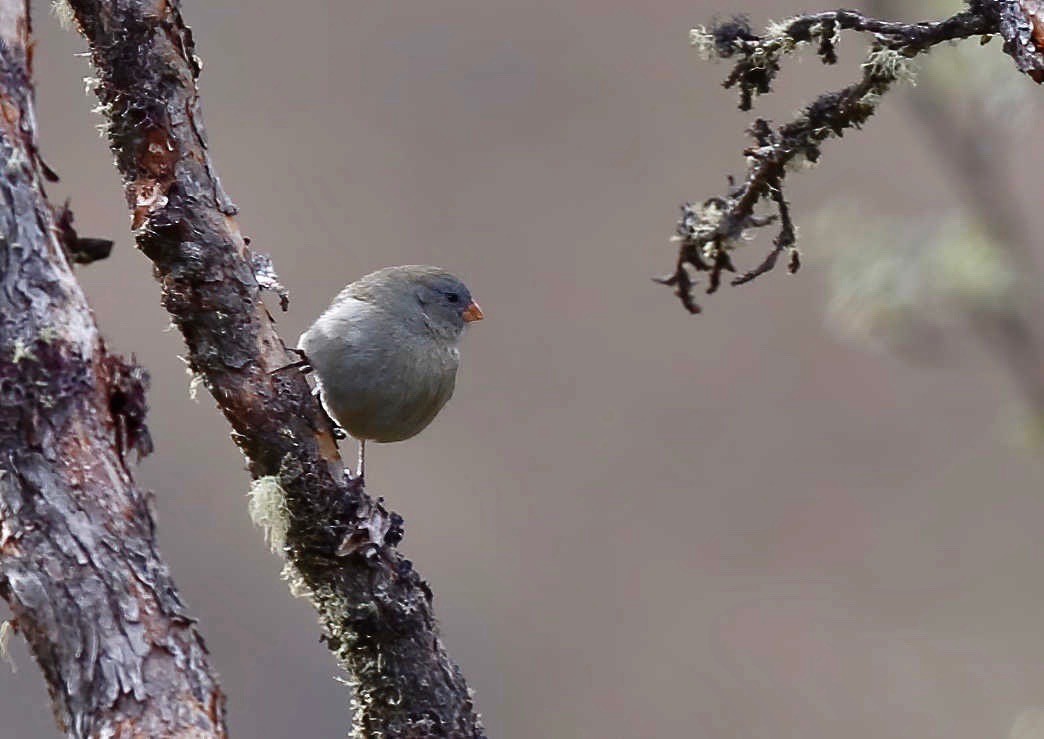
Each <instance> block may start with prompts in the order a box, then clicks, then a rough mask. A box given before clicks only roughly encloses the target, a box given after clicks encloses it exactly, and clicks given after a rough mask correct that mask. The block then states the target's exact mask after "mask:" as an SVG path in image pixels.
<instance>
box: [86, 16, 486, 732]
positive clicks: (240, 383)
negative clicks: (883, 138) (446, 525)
mask: <svg viewBox="0 0 1044 739" xmlns="http://www.w3.org/2000/svg"><path fill="white" fill-rule="evenodd" d="M70 5H71V7H72V9H73V11H74V13H75V18H76V21H77V23H78V26H79V29H80V30H81V32H82V33H83V35H84V37H85V38H86V39H87V41H88V43H89V44H90V49H91V58H92V61H93V64H94V67H95V69H96V70H97V73H98V75H99V77H100V80H99V82H98V85H97V94H98V97H99V99H100V100H101V102H102V106H103V111H104V115H105V117H106V119H107V122H108V135H109V140H110V143H111V146H112V150H113V152H114V153H115V155H116V165H117V167H118V169H119V171H120V173H121V174H122V176H123V180H124V183H125V187H126V195H127V201H128V205H129V207H130V208H131V211H132V214H133V215H132V227H133V229H134V233H135V237H136V239H137V244H138V246H139V248H140V249H141V250H142V251H143V252H144V253H145V255H146V256H148V257H149V259H151V260H152V262H153V264H154V266H155V273H156V275H157V277H158V279H159V281H160V283H161V286H162V292H163V304H164V306H165V307H166V309H167V310H168V311H169V313H170V314H171V316H172V318H173V320H174V323H175V324H176V325H177V326H178V328H179V329H180V330H181V332H182V334H183V336H184V338H185V342H186V344H187V346H188V351H189V364H190V366H191V368H192V370H193V371H194V372H196V373H198V374H199V375H200V376H201V377H202V378H203V381H204V382H205V384H206V386H207V388H208V389H209V390H210V392H211V394H212V395H213V396H214V398H215V400H216V401H217V403H218V406H219V407H220V408H221V410H222V411H223V413H224V414H225V416H226V418H227V419H228V420H229V422H230V424H231V425H232V427H233V433H232V437H233V439H234V440H235V442H236V444H237V445H238V446H239V448H240V449H241V450H242V451H243V453H244V454H245V456H246V458H247V464H248V467H249V470H250V473H251V475H252V476H253V477H254V478H255V484H254V488H253V493H254V496H253V508H254V513H255V518H256V519H259V520H262V521H264V522H266V523H267V524H268V525H269V527H270V534H271V535H273V538H274V543H275V544H276V547H277V548H278V549H280V550H281V552H282V553H283V554H285V556H286V557H287V558H288V561H289V577H290V579H291V581H292V583H293V584H294V585H296V587H297V588H298V589H299V590H302V591H304V592H306V593H307V594H309V595H310V597H311V599H312V601H313V603H314V604H315V606H316V608H317V610H318V612H319V617H320V621H321V622H322V625H323V630H324V637H325V640H326V642H327V644H328V646H329V647H330V649H331V650H333V651H334V652H335V654H336V655H337V657H338V658H339V660H340V662H341V665H342V666H343V667H344V668H345V670H347V671H348V673H349V676H350V679H351V681H352V683H353V685H354V687H355V702H356V706H357V711H356V715H355V724H354V731H355V733H356V735H358V736H395V737H427V736H453V737H476V736H481V735H482V726H481V723H480V721H479V718H478V715H477V713H476V712H475V708H474V706H473V704H472V701H471V696H470V692H469V690H468V687H467V685H466V683H465V681H464V677H463V675H462V674H461V672H460V670H459V668H458V667H457V666H456V665H455V664H454V663H453V662H452V661H451V660H450V658H449V657H448V655H447V654H446V651H445V650H444V648H443V646H442V643H441V641H440V639H439V637H438V628H437V625H436V622H435V618H434V615H433V613H432V607H431V601H432V593H431V590H430V589H429V588H428V586H427V584H426V583H425V582H424V581H423V580H422V579H421V577H420V576H419V575H418V574H417V573H416V571H414V570H413V568H412V565H411V563H410V561H409V560H407V559H405V558H403V557H402V555H401V554H399V553H398V551H396V549H395V544H397V543H398V541H399V540H400V539H401V536H402V528H401V527H402V519H401V518H399V517H398V516H396V515H395V514H392V513H389V512H388V511H387V510H386V509H385V508H384V506H383V505H382V504H381V502H380V501H374V500H372V499H371V498H370V497H369V496H368V495H367V494H366V493H365V491H364V490H363V489H362V487H361V485H359V484H358V483H357V482H349V481H348V480H347V479H346V477H345V475H344V474H343V468H342V465H341V460H340V457H339V455H338V452H337V446H336V442H335V440H334V437H333V434H332V428H331V424H330V421H329V420H328V419H327V418H326V416H325V414H324V413H323V412H322V410H321V408H320V406H319V403H318V402H317V400H316V399H315V398H314V397H313V396H312V394H311V392H310V390H309V388H308V385H307V383H306V382H305V380H304V378H303V377H302V376H301V375H300V374H299V373H296V372H289V371H287V372H279V373H274V374H273V371H274V370H276V369H278V368H280V367H281V366H283V365H285V364H287V362H289V361H292V359H294V358H295V357H292V356H288V353H287V351H286V349H285V347H284V344H283V342H282V340H281V339H280V338H279V336H278V335H277V333H276V331H275V327H274V325H273V321H272V318H271V316H270V315H269V314H268V311H267V310H266V308H265V306H264V304H263V302H262V296H261V287H260V286H259V284H258V275H257V273H256V270H257V269H258V266H259V265H260V264H261V262H260V261H259V260H258V259H257V258H256V257H255V255H253V254H251V252H250V250H249V249H248V248H247V246H246V243H245V240H244V238H243V237H242V235H241V234H240V231H239V227H238V225H237V223H236V221H235V218H234V217H235V215H236V208H235V206H234V205H233V204H232V203H231V201H230V200H229V199H228V197H227V196H226V195H225V193H224V191H223V190H222V188H221V185H220V183H219V182H218V179H217V176H216V174H215V171H214V167H213V164H212V162H211V159H210V154H209V151H208V148H207V139H206V134H205V131H204V126H203V118H202V114H201V109H200V101H199V96H198V93H197V88H196V77H197V76H198V74H199V71H200V67H199V62H198V59H197V57H196V56H195V51H194V43H193V39H192V34H191V31H190V30H189V29H188V27H187V26H186V25H185V23H184V22H183V20H182V17H181V12H180V9H179V4H178V2H177V1H176V0H166V2H163V3H152V2H147V1H146V0H70ZM263 272H264V281H265V282H266V283H267V282H268V280H269V279H270V275H269V274H268V271H267V270H263ZM284 533H285V539H284V538H283V534H284Z"/></svg>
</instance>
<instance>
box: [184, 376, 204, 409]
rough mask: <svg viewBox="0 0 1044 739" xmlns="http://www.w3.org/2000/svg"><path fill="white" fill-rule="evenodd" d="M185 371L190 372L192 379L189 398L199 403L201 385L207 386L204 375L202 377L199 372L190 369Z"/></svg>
mask: <svg viewBox="0 0 1044 739" xmlns="http://www.w3.org/2000/svg"><path fill="white" fill-rule="evenodd" d="M185 371H186V372H188V374H189V376H190V377H191V378H192V379H190V380H189V398H190V399H191V400H193V401H195V402H196V403H198V402H199V388H200V386H201V385H206V380H205V379H204V377H203V375H201V374H200V373H198V372H193V371H192V370H190V369H188V368H186V370H185Z"/></svg>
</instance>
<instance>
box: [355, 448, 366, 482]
mask: <svg viewBox="0 0 1044 739" xmlns="http://www.w3.org/2000/svg"><path fill="white" fill-rule="evenodd" d="M365 471H366V439H359V470H358V471H357V472H356V474H355V476H356V477H357V478H358V479H360V480H362V479H363V474H364V473H365Z"/></svg>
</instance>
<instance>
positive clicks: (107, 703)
mask: <svg viewBox="0 0 1044 739" xmlns="http://www.w3.org/2000/svg"><path fill="white" fill-rule="evenodd" d="M27 5H28V3H27V2H26V1H25V0H0V161H3V163H4V170H3V172H4V173H3V177H0V202H2V203H3V206H2V207H0V595H2V596H3V597H4V598H5V599H6V600H7V602H8V604H9V605H10V607H11V611H12V613H13V614H14V618H13V620H12V625H13V627H14V629H15V630H16V631H18V632H20V633H22V634H23V635H24V636H25V638H26V639H27V640H28V642H29V646H30V649H31V650H32V652H33V655H34V657H35V658H36V661H37V662H38V663H39V665H40V667H41V669H42V670H43V673H44V677H45V679H46V681H47V687H48V690H49V691H50V694H51V698H52V701H53V703H54V712H55V717H56V719H57V721H58V724H59V725H60V726H61V728H62V729H63V731H65V732H66V734H67V735H68V736H70V737H88V736H90V737H99V736H110V737H129V736H154V737H159V736H183V737H187V736H194V737H201V738H202V737H223V736H225V735H226V732H225V726H224V721H225V716H224V702H225V701H224V695H223V694H222V692H221V689H220V687H219V685H218V682H217V675H216V674H215V672H214V670H213V668H212V667H211V666H210V658H209V655H208V654H207V649H206V646H205V645H204V644H203V638H202V636H201V635H200V634H199V632H198V631H197V630H196V628H195V626H194V621H193V619H192V618H191V617H190V616H189V614H188V612H187V610H186V608H185V605H184V604H183V603H182V601H181V598H180V596H179V595H178V591H177V589H176V588H175V586H174V582H173V580H172V579H171V577H170V573H169V572H168V570H167V567H166V565H165V564H164V563H163V561H162V560H161V559H160V556H159V552H158V551H157V548H156V536H155V528H154V525H153V519H152V514H151V512H150V510H149V501H148V496H147V495H146V494H144V493H143V492H142V491H141V490H139V489H138V488H137V487H135V485H134V481H133V479H132V476H131V473H130V469H129V465H128V463H127V460H126V457H127V456H128V455H130V454H131V452H132V451H137V452H138V453H139V454H144V453H147V452H148V451H149V450H150V449H151V445H150V442H149V438H148V432H147V430H146V429H145V427H144V412H145V385H146V383H147V377H146V376H145V373H144V371H143V370H142V369H141V368H140V367H136V366H135V365H133V364H132V363H128V362H126V361H125V360H123V359H122V358H121V357H119V356H117V355H114V354H110V353H109V352H108V351H107V350H106V348H105V344H104V342H103V341H102V339H101V336H100V335H99V333H98V329H97V327H96V326H95V324H94V319H93V317H92V315H91V311H90V308H89V307H88V306H87V302H86V300H85V298H84V295H83V292H82V291H81V290H80V286H79V284H78V283H77V282H76V278H75V277H74V276H73V273H72V269H71V268H70V261H69V260H70V256H69V255H67V254H66V253H65V252H64V251H63V244H62V243H60V242H59V239H58V234H59V228H58V226H59V225H60V224H59V223H58V222H57V221H58V220H61V218H59V219H56V217H55V216H56V213H55V211H54V210H53V209H52V208H51V206H50V205H49V204H48V203H47V199H46V195H45V193H44V190H43V179H44V177H45V176H46V175H47V173H48V170H46V169H45V168H44V167H43V166H42V163H41V162H40V159H39V156H38V153H37V151H36V120H35V112H34V106H33V97H32V86H31V80H30V76H29V67H30V57H31V43H30V38H29V16H28V7H27ZM58 213H59V214H60V216H61V217H62V218H66V219H68V220H69V221H70V222H71V216H69V215H68V212H67V211H66V210H60V211H58ZM70 230H71V227H70Z"/></svg>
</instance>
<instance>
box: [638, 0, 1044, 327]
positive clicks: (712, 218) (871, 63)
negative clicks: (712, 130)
mask: <svg viewBox="0 0 1044 739" xmlns="http://www.w3.org/2000/svg"><path fill="white" fill-rule="evenodd" d="M1017 5H1018V3H1012V2H1008V1H1001V0H974V1H973V2H970V3H969V5H968V8H967V9H966V10H963V11H961V12H959V13H956V14H955V15H953V16H951V17H949V18H946V19H944V20H940V21H932V22H923V23H896V22H891V21H885V20H879V19H876V18H871V17H869V16H866V15H864V14H862V13H859V12H856V11H851V10H836V11H830V12H823V13H813V14H808V15H801V16H797V17H794V18H791V19H789V20H787V21H784V22H782V23H774V24H772V25H771V26H769V28H768V29H767V30H766V31H765V32H764V33H762V34H756V33H754V32H753V30H752V29H751V26H750V24H749V23H748V22H747V20H746V19H745V18H735V19H733V20H730V21H727V22H722V23H718V24H717V25H715V26H713V27H712V28H709V29H708V28H703V27H699V28H695V29H693V30H692V31H691V32H690V41H691V43H692V45H693V46H694V47H695V48H696V49H697V51H698V52H699V53H700V55H701V57H703V58H706V59H711V58H718V59H725V60H729V61H731V62H732V69H731V71H730V73H729V74H728V76H727V77H726V79H725V81H724V82H723V85H724V86H725V87H726V88H732V87H735V88H737V89H738V90H739V96H740V99H739V107H740V109H741V110H749V109H751V107H753V104H754V99H755V98H756V97H757V96H759V95H765V94H768V93H769V92H771V91H772V84H773V82H774V81H775V80H776V78H777V76H778V75H779V73H780V71H781V69H782V61H783V58H784V57H785V56H787V55H788V54H791V53H793V52H795V51H797V50H799V49H800V48H802V47H806V46H808V47H812V46H814V47H815V53H816V55H817V56H818V57H819V58H820V60H821V61H822V62H823V63H824V64H835V63H836V62H837V51H836V50H837V44H838V42H839V40H840V37H841V33H842V32H843V31H855V32H860V33H868V34H871V36H872V41H871V45H870V51H869V53H868V54H867V56H866V58H865V60H864V61H863V63H862V68H861V71H862V74H861V77H860V79H859V80H857V81H856V82H854V83H853V84H851V85H849V86H848V87H846V88H844V89H842V90H839V91H835V92H827V93H824V94H822V95H820V96H819V97H818V98H816V99H815V100H814V101H813V102H812V103H811V104H809V105H807V106H806V107H805V109H804V110H803V111H802V113H801V114H800V115H799V116H798V117H797V118H795V119H794V120H792V121H790V122H789V123H785V124H783V125H776V126H774V125H773V124H771V123H770V122H769V121H766V120H764V119H760V118H759V119H757V120H755V121H754V123H753V124H752V125H751V127H750V128H749V129H748V132H749V133H750V135H751V136H752V137H753V138H754V141H755V145H754V146H752V147H750V148H748V149H746V150H745V151H744V152H743V153H744V155H745V156H746V157H747V163H748V166H747V171H746V175H745V177H744V178H743V180H742V182H740V183H738V184H737V183H736V182H735V181H734V180H733V178H731V177H730V178H729V187H728V189H727V191H726V193H725V194H724V195H720V196H715V197H712V198H708V199H707V200H705V201H703V203H702V204H699V205H695V204H692V203H687V204H685V205H683V206H682V215H681V218H680V219H679V220H678V222H677V224H676V227H675V236H674V240H675V241H676V242H678V244H679V247H678V257H677V260H676V262H675V267H674V271H673V272H672V273H670V274H669V275H666V276H664V277H660V278H656V279H657V281H658V282H660V283H662V284H665V285H668V286H671V287H673V288H674V292H675V295H677V297H678V298H679V299H680V301H681V303H682V305H683V306H684V307H685V308H686V310H688V311H689V312H690V313H699V312H700V310H701V309H700V306H699V305H698V304H697V302H696V300H695V298H694V296H693V291H694V288H695V286H696V279H697V278H696V275H697V274H698V273H700V272H706V273H707V275H708V276H707V283H706V284H707V287H706V292H707V293H713V292H715V291H716V290H717V289H718V288H719V287H720V285H721V282H722V276H723V274H722V273H723V272H726V271H728V272H736V267H735V265H734V263H733V256H732V253H733V251H734V250H735V249H736V248H737V247H738V246H739V245H740V244H741V243H742V242H743V237H744V236H745V235H747V234H748V233H749V232H750V231H752V230H754V229H757V228H761V227H764V226H767V225H769V224H771V223H779V226H780V230H779V232H778V234H777V236H776V238H775V240H774V242H773V247H772V249H771V251H770V252H769V253H768V255H767V256H766V257H765V258H764V259H763V260H762V261H761V263H760V264H758V265H757V266H756V267H754V268H753V269H751V270H749V271H746V272H744V273H743V274H741V275H739V276H737V277H735V278H733V279H732V280H731V284H733V285H743V284H746V283H748V282H751V281H753V280H754V279H756V278H757V277H759V276H761V275H763V274H765V273H766V272H769V271H771V270H772V269H773V268H774V267H775V265H776V263H777V261H778V259H779V257H780V256H781V255H782V254H783V253H784V252H787V253H788V254H789V257H788V260H787V265H788V270H789V271H790V272H795V271H797V269H798V268H799V267H800V264H801V260H800V254H799V252H798V247H797V235H796V233H797V232H796V229H795V226H794V223H793V221H792V219H791V213H790V207H789V204H788V202H787V199H786V197H785V193H784V183H785V179H786V176H787V174H788V172H789V171H791V170H793V169H794V168H796V167H803V166H808V165H814V164H816V163H817V162H818V161H819V159H820V155H821V147H822V144H823V143H824V142H825V141H827V140H828V139H831V138H840V137H841V136H843V135H844V132H845V131H847V130H849V129H855V128H860V127H861V126H862V125H863V124H864V123H866V121H867V120H868V119H869V118H870V117H871V116H872V115H873V114H874V112H875V111H876V110H877V106H878V104H879V102H880V100H881V97H882V96H883V95H884V94H885V93H887V92H888V91H889V90H890V89H891V88H892V87H893V85H894V84H895V83H897V82H905V81H912V80H913V70H912V67H911V64H912V60H913V58H914V57H916V56H918V55H919V54H922V53H924V52H926V51H928V50H929V49H931V48H933V47H934V46H937V45H938V44H941V43H945V42H949V41H956V40H961V39H968V38H973V37H975V38H982V39H983V40H984V41H985V40H987V39H988V38H989V36H990V35H991V34H996V33H1000V34H1001V35H1003V36H1004V38H1005V45H1004V50H1005V51H1006V52H1008V53H1009V54H1010V55H1012V56H1013V57H1014V58H1015V59H1016V63H1017V66H1018V68H1019V69H1020V70H1021V71H1024V72H1026V73H1027V74H1029V75H1030V76H1032V77H1033V78H1034V79H1036V80H1038V81H1040V80H1039V79H1038V75H1039V74H1044V57H1042V55H1041V54H1040V49H1039V48H1037V46H1035V44H1036V43H1037V36H1035V35H1033V33H1034V32H1035V29H1038V28H1039V29H1041V33H1040V43H1042V44H1044V24H1041V25H1039V26H1038V25H1034V24H1035V23H1037V21H1036V20H1035V19H1034V18H1032V17H1028V16H1025V15H1023V16H1019V18H1021V21H1020V22H1016V20H1013V19H1012V18H1013V14H1015V13H1019V12H1022V11H1021V10H1020V9H1019V8H1016V7H1015V6H1017ZM1027 18H1029V19H1028V20H1027ZM1027 24H1028V27H1029V28H1030V29H1031V31H1032V32H1031V33H1030V35H1029V36H1027V33H1026V28H1027ZM1027 39H1028V40H1027ZM1034 65H1036V66H1034ZM763 202H768V203H770V204H771V205H772V206H773V208H774V210H775V213H771V214H766V215H759V214H757V213H756V208H757V207H758V206H759V205H760V204H761V203H763Z"/></svg>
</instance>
